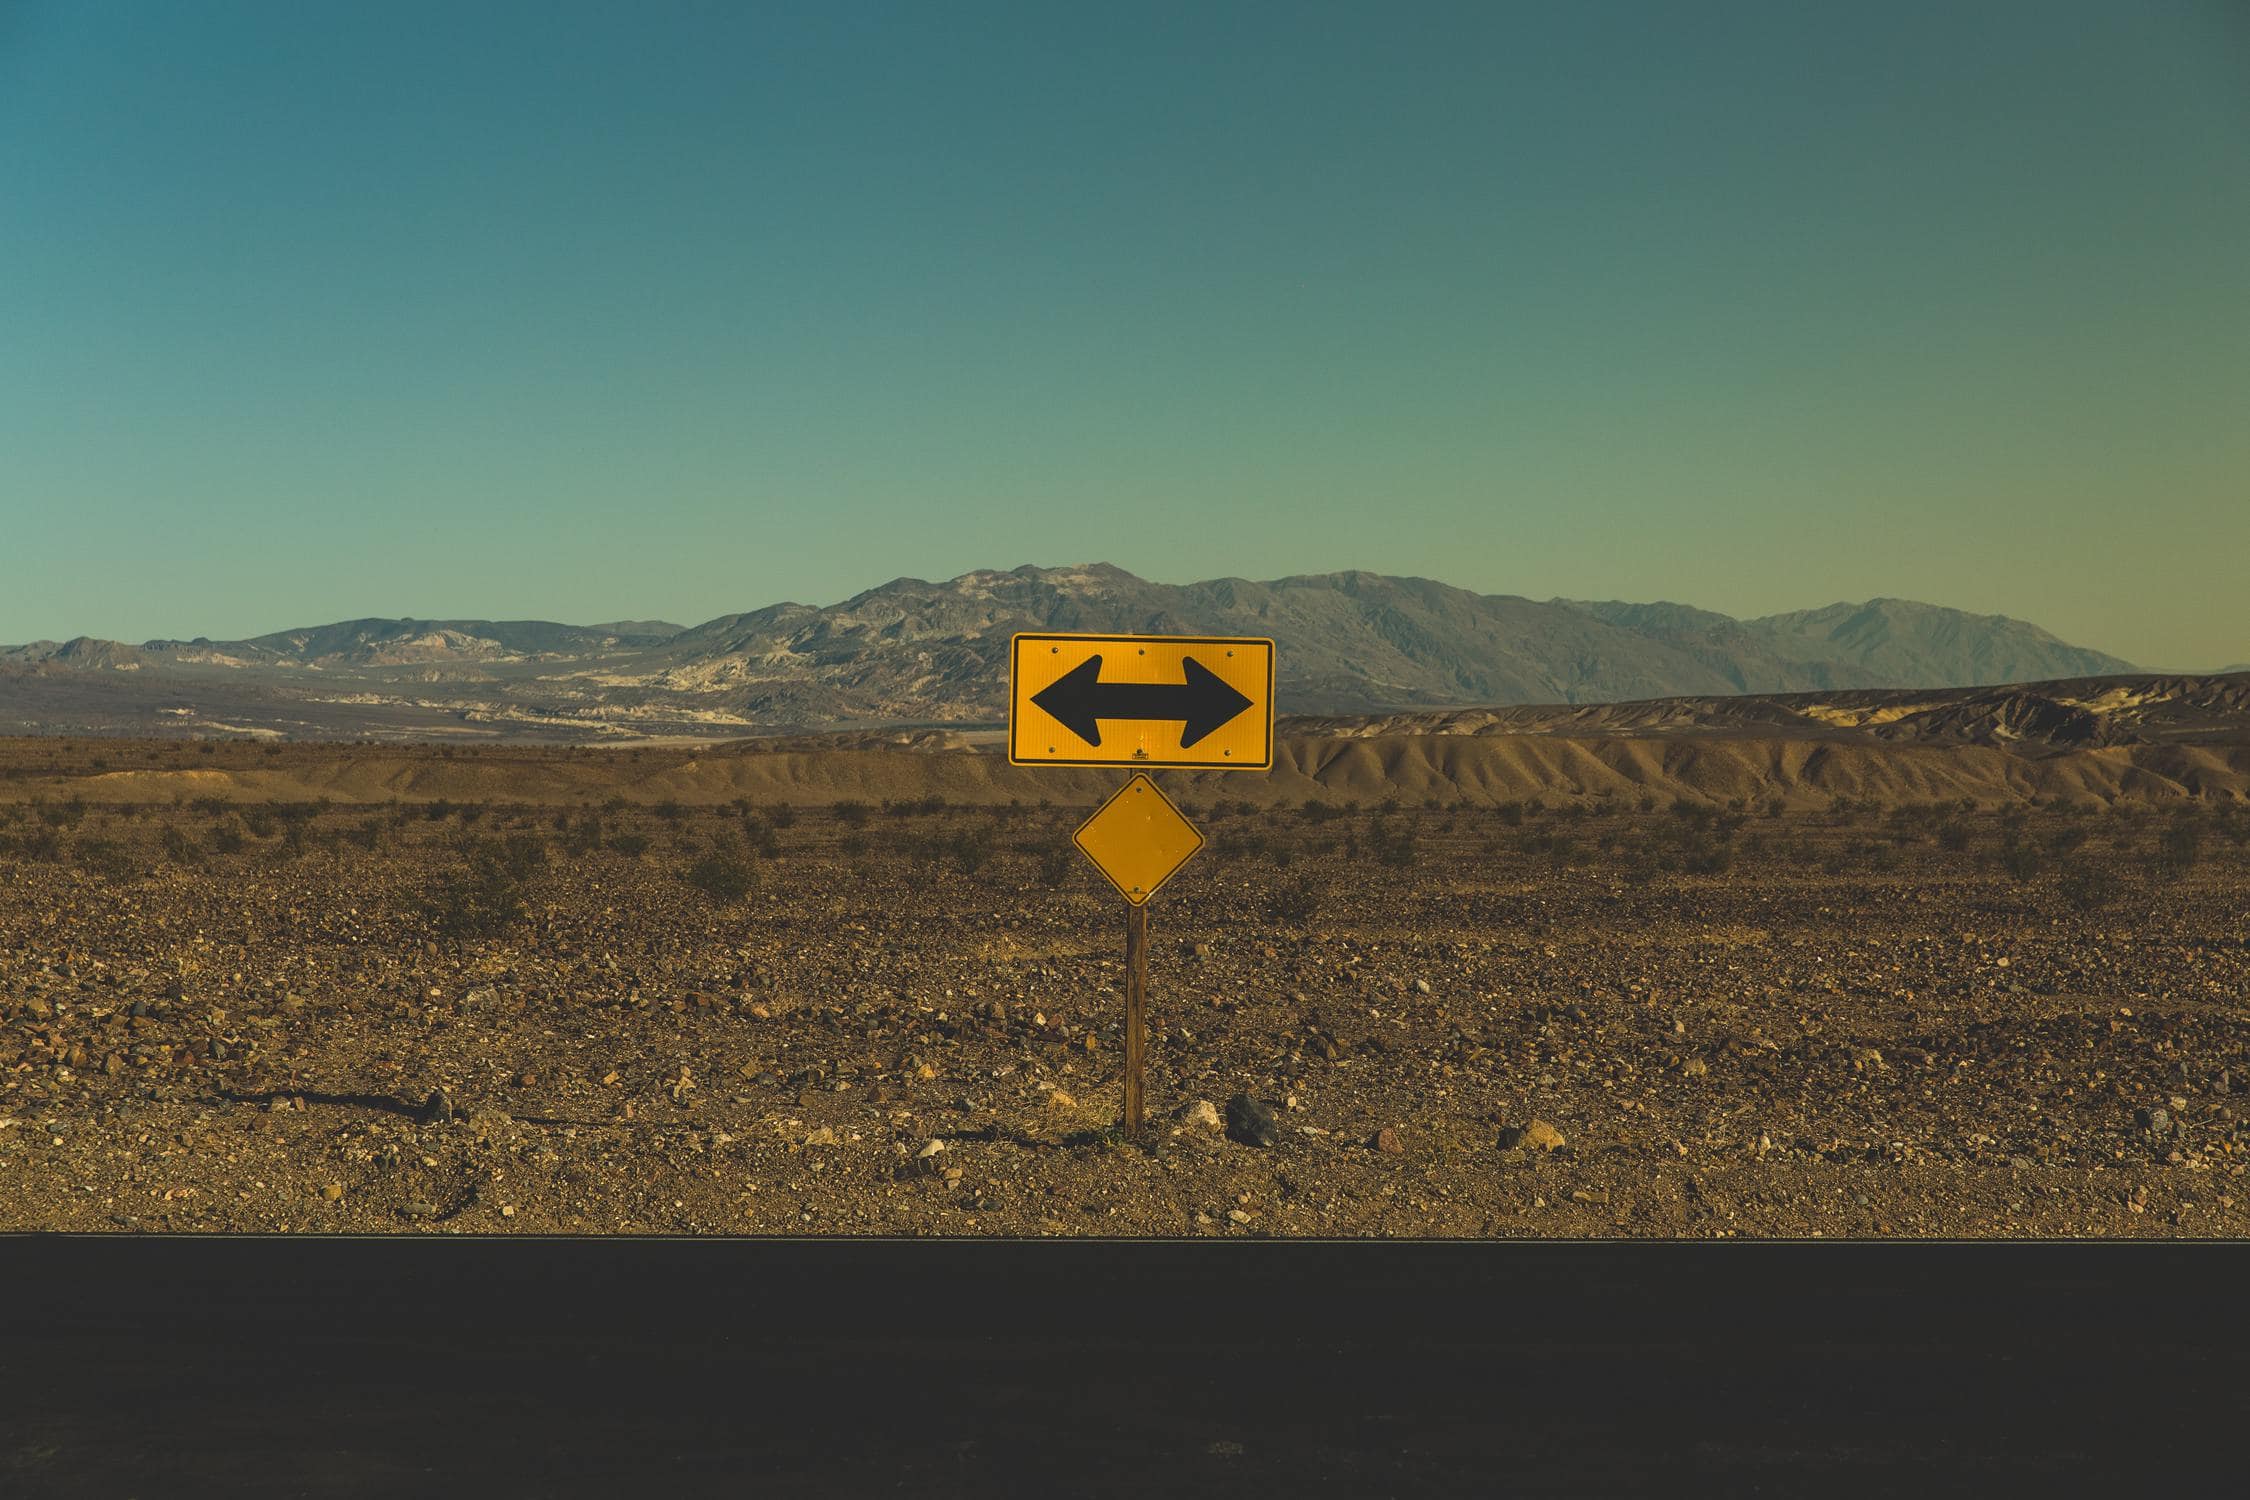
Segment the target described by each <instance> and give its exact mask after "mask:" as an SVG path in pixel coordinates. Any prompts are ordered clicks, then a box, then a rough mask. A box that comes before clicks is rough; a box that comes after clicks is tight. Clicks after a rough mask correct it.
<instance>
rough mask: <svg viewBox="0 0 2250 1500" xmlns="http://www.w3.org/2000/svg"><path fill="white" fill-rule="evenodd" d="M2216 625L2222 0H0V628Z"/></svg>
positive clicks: (2226, 350) (2236, 495)
mask: <svg viewBox="0 0 2250 1500" xmlns="http://www.w3.org/2000/svg"><path fill="white" fill-rule="evenodd" d="M1093 559H1104V560H1108V561H1111V562H1115V563H1117V564H1119V565H1120V566H1123V567H1126V568H1129V569H1131V570H1133V571H1135V572H1137V573H1141V574H1144V575H1146V576H1149V577H1152V578H1156V579H1160V580H1164V581H1170V582H1183V581H1187V580H1190V579H1195V578H1203V577H1210V576H1215V575H1223V574H1240V575H1246V576H1250V577H1256V578H1269V577H1274V576H1278V575H1281V574H1286V573H1293V572H1310V571H1325V570H1329V569H1336V568H1344V567H1363V568H1371V569H1376V570H1379V571H1383V572H1395V573H1413V574H1422V575H1426V576H1430V577H1435V578H1441V579H1444V580H1446V581H1448V582H1451V583H1455V584H1459V585H1462V586H1465V587H1469V588H1474V589H1478V590H1481V591H1487V592H1506V593H1521V594H1528V595H1531V596H1533V597H1538V598H1544V597H1548V596H1550V595H1556V594H1563V595H1570V596H1580V597H1585V596H1591V597H1600V598H1613V597H1614V598H1630V599H1653V598H1668V599H1677V600H1682V601H1685V602H1688V603H1693V604H1698V605H1703V606H1706V607H1709V608H1715V609H1721V610H1725V611H1728V612H1730V613H1735V614H1759V613H1765V612H1769V611H1774V610H1781V609H1790V608H1800V607H1807V606H1813V605H1819V604H1825V603H1828V602H1830V601H1833V600H1836V599H1840V598H1851V599H1859V598H1865V597H1868V596H1870V595H1878V594H1895V595H1904V596H1907V597H1913V598H1921V599H1927V600H1930V601H1933V602H1936V603H1943V604H1951V605H1956V606H1959V607H1962V608H1967V609H1974V610H1979V611H1996V612H2003V613H2007V614H2013V615H2019V616H2023V617H2026V618H2029V619H2033V620H2036V621H2038V622H2040V623H2041V624H2044V625H2046V626H2048V627H2049V628H2051V629H2053V630H2055V631H2057V632H2058V633H2060V634H2062V635H2064V636H2065V637H2066V638H2069V639H2073V640H2076V641H2079V642H2081V643H2083V644H2088V645H2093V646H2098V647H2101V648H2103V649H2106V650H2110V651H2114V652H2117V653H2119V654H2121V655H2124V656H2127V657H2129V658H2132V659H2134V660H2136V661H2139V662H2142V663H2144V664H2147V665H2152V666H2158V667H2167V666H2181V667H2210V666H2216V665H2219V664H2221V663H2225V662H2235V661H2241V660H2244V659H2250V607H2246V605H2245V588H2244V576H2245V574H2246V573H2250V7H2245V6H2244V5H2242V4H2240V3H2234V0H2209V3H2192V0H2173V3H2161V0H2156V3H2152V0H2108V3H2092V0H2015V3H2001V0H1943V3H1920V0H1884V3H1881V4H1867V5H1827V4H1814V5H1806V4H1803V3H1801V0H1798V3H1774V4H1759V5H1745V4H1725V3H1718V4H1693V5H1688V4H1673V3H1650V4H1641V5H1611V4H1598V3H1596V4H1578V3H1572V4H1540V5H1525V6H1509V5H1503V4H1499V3H1472V4H1461V5H1444V6H1440V5H1416V4H1373V3H1369V4H1361V5H1350V6H1345V5H1324V4H1312V3H1303V0H1292V3H1276V4H1271V5H1219V4H1209V3H1195V4H1180V5H1161V6H1159V5H1140V4H1131V5H1114V6H1108V5H1081V4H1055V3H1029V4H1020V5H987V4H976V3H943V4H940V3H910V4H899V5H882V6H873V5H858V4H851V3H846V0H834V3H830V0H821V3H806V4H802V5H794V6H788V7H770V6H754V5H749V4H707V5H689V4H650V5H624V4H615V3H603V4H589V5H571V4H558V3H538V4H523V5H513V6H511V5H502V4H499V3H468V4H460V3H452V4H442V5H439V4H413V3H403V0H385V3H380V4H377V3H365V4H309V3H304V0H280V3H272V4H258V5H251V4H230V3H221V0H197V3H194V4H173V3H143V4H117V3H103V0H68V3H55V4H38V3H33V4H24V3H21V0H16V3H10V0H0V641H23V640H29V639H34V638H39V637H65V636H70V635H77V634H92V635H100V636H114V637H119V638H124V639H132V640H138V639H141V638H144V637H149V636H172V635H179V636H192V635H198V634H202V635H210V636H213V637H228V636H238V635H248V634H254V633H259V632H263V631H267V630H274V629H279V628H283V627H287V626H294V625H303V624H310V623H316V622H320V621H326V620H332V619H338V618H345V617H350V616H357V615H406V614H411V615H422V616H484V617H497V618H516V617H543V618H550V619H562V620H572V621H580V622H585V621H592V620H597V619H613V618H620V617H643V616H662V617H666V618H670V619H675V620H679V621H682V622H685V623H694V622H697V621H700V620H702V619H705V618H707V617H709V616H712V615H716V614H720V613H724V612H727V611H731V610H738V609H746V608H751V607H754V606H757V605H761V604H765V603H770V602H772V601H774V600H777V599H782V598H795V599H800V600H804V601H807V602H812V603H825V602H829V601H832V600H835V599H838V598H841V597H844V596H846V595H848V594H851V593H854V592H856V591H858V590H859V589H862V588H865V587H868V586H871V585H873V584H876V583H879V582H882V581H884V580H886V579H888V578H891V577H894V576H897V575H900V574H911V575H915V576H920V577H928V578H939V577H946V576H950V575H952V574H954V573H957V572H961V571H963V570H966V569H969V568H972V567H984V566H997V567H1008V566H1014V565H1016V564H1019V563H1024V562H1038V563H1049V564H1055V563H1069V562H1081V561H1088V560H1093Z"/></svg>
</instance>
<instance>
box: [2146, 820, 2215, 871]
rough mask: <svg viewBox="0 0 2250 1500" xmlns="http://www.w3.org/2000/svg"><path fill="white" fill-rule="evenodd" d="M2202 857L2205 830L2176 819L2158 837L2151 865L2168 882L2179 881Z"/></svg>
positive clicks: (2186, 821)
mask: <svg viewBox="0 0 2250 1500" xmlns="http://www.w3.org/2000/svg"><path fill="white" fill-rule="evenodd" d="M2202 857H2203V830H2202V829H2201V828H2200V827H2198V826H2197V825H2196V824H2195V823H2194V822H2193V821H2192V820H2190V819H2187V818H2174V819H2173V820H2172V822H2171V824H2170V825H2169V826H2168V827H2166V828H2165V830H2164V831H2163V832H2162V833H2160V834H2158V835H2157V836H2156V854H2155V857H2154V859H2153V860H2151V861H2150V864H2151V867H2152V868H2153V869H2154V870H2155V871H2156V873H2157V874H2158V875H2161V876H2162V877H2163V878H2165V879H2166V880H2178V879H2179V878H2180V877H2181V876H2183V875H2185V874H2187V872H2188V871H2190V870H2192V869H2194V868H2195V866H2196V862H2197V861H2198V860H2200V859H2201V858H2202Z"/></svg>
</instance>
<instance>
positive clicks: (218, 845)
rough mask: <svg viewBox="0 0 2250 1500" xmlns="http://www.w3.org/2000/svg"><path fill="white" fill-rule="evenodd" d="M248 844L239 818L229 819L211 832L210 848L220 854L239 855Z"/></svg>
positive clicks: (247, 838)
mask: <svg viewBox="0 0 2250 1500" xmlns="http://www.w3.org/2000/svg"><path fill="white" fill-rule="evenodd" d="M249 842H250V840H249V837H248V835H246V834H245V833H244V831H243V827H242V820H241V819H240V818H229V819H227V821H225V822H224V823H221V824H220V825H219V826H218V827H216V828H214V829H212V830H211V847H212V848H213V849H215V850H217V851H218V852H219V853H221V854H240V853H241V852H242V851H243V849H244V848H245V847H246V846H247V845H248V844H249Z"/></svg>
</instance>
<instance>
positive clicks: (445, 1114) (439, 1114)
mask: <svg viewBox="0 0 2250 1500" xmlns="http://www.w3.org/2000/svg"><path fill="white" fill-rule="evenodd" d="M421 1118H422V1123H423V1124H425V1125H442V1124H444V1123H445V1122H446V1121H448V1120H450V1119H452V1118H453V1101H452V1100H451V1099H449V1098H447V1097H446V1094H445V1090H443V1089H433V1090H432V1091H431V1093H430V1097H429V1098H428V1099H427V1100H425V1101H424V1102H423V1104H422V1114H421Z"/></svg>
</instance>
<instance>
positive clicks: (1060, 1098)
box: [1047, 1089, 1078, 1109]
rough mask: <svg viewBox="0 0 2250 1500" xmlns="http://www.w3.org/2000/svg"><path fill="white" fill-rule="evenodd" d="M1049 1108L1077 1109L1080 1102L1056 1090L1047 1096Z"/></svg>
mask: <svg viewBox="0 0 2250 1500" xmlns="http://www.w3.org/2000/svg"><path fill="white" fill-rule="evenodd" d="M1047 1107H1048V1108H1049V1109H1076V1108H1077V1107H1078V1101H1077V1100H1076V1099H1074V1098H1072V1097H1071V1096H1070V1095H1068V1094H1066V1093H1064V1092H1063V1091H1062V1090H1061V1089H1056V1090H1055V1091H1054V1092H1053V1093H1051V1094H1049V1095H1048V1096H1047Z"/></svg>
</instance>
